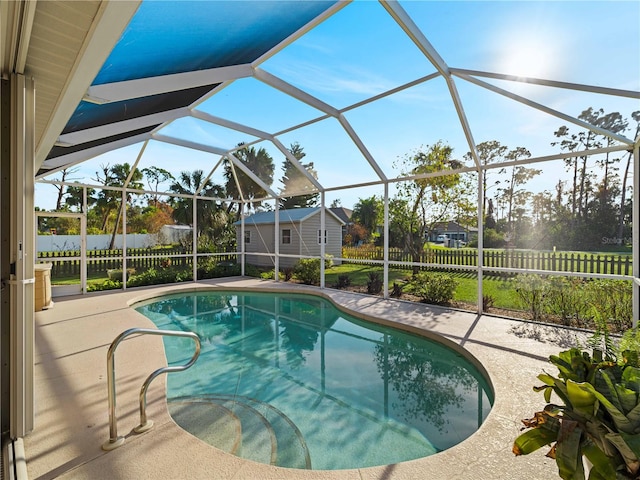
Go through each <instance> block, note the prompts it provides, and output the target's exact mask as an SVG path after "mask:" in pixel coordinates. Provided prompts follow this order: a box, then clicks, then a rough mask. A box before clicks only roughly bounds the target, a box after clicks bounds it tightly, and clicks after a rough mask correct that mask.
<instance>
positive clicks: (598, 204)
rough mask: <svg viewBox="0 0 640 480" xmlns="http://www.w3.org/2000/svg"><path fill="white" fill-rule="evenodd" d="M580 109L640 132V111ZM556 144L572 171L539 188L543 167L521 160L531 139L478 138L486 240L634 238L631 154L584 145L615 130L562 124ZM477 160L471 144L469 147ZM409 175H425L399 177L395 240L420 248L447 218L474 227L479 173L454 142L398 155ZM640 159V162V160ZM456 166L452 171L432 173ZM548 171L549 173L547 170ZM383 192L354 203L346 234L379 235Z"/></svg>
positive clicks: (567, 246) (609, 124)
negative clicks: (464, 170)
mask: <svg viewBox="0 0 640 480" xmlns="http://www.w3.org/2000/svg"><path fill="white" fill-rule="evenodd" d="M578 118H579V119H580V120H584V121H586V122H588V123H590V124H592V125H595V126H599V127H602V128H604V129H606V130H608V131H610V132H613V133H616V134H623V133H625V132H627V131H629V130H631V132H632V133H633V138H637V136H638V135H639V134H640V111H636V112H633V113H632V115H631V118H632V121H633V122H635V126H633V127H631V126H630V121H629V120H628V119H626V118H624V117H623V116H622V115H621V114H620V113H618V112H614V113H605V112H604V110H602V109H599V110H594V109H593V108H588V109H586V110H584V111H583V112H582V113H581V114H580V115H579V116H578ZM554 137H555V140H554V141H552V142H551V145H552V146H557V147H559V149H560V150H561V151H562V152H568V153H572V152H575V156H569V157H567V158H565V159H564V160H562V162H563V166H564V169H565V171H566V173H567V174H568V180H563V179H562V178H560V175H558V174H556V173H555V172H554V173H552V175H557V176H558V179H557V181H556V183H555V184H553V187H552V188H551V189H549V188H547V189H544V190H542V191H537V192H536V191H532V190H531V189H529V188H528V184H529V182H530V181H531V180H532V179H535V178H536V177H538V176H539V175H541V174H542V173H543V169H544V165H545V164H541V167H540V168H533V167H531V166H524V165H520V164H516V165H514V166H508V167H500V166H499V165H500V164H501V163H504V162H517V161H519V160H525V159H527V158H530V157H531V153H530V152H529V150H528V149H526V148H524V147H516V148H509V147H508V146H506V145H502V144H501V143H500V142H498V141H496V140H492V141H485V142H482V143H480V144H478V145H477V151H478V156H479V160H480V162H481V164H482V165H483V166H485V167H489V168H486V169H483V170H482V173H481V175H482V189H483V198H484V200H483V205H482V212H483V215H482V218H483V227H484V229H483V230H484V238H483V240H484V241H483V244H484V246H485V247H488V248H503V247H513V248H527V249H538V250H551V249H553V248H558V249H562V250H600V249H604V250H606V249H608V248H610V247H611V246H612V245H615V246H616V247H621V246H624V245H625V244H630V243H631V216H632V215H631V214H632V204H631V197H632V195H631V189H632V187H631V183H632V182H631V175H632V166H633V165H632V162H633V153H632V152H631V151H627V152H622V153H621V152H616V153H615V154H611V153H606V154H603V155H600V156H598V157H595V158H590V157H589V156H588V155H584V154H582V153H580V152H584V150H587V149H594V148H600V147H608V146H611V145H612V144H613V141H614V140H612V139H611V138H610V137H607V136H605V135H601V134H597V133H594V132H592V131H579V132H573V131H572V130H571V129H570V128H569V127H567V126H566V125H565V126H561V127H560V128H558V130H556V131H555V132H554ZM464 159H465V160H466V161H467V162H470V161H472V157H471V154H470V153H467V154H466V155H465V156H464ZM398 164H399V166H400V167H401V169H402V175H408V176H417V175H421V174H422V175H423V177H424V178H418V179H416V180H414V181H408V182H404V183H402V184H400V186H399V188H398V189H397V193H396V195H395V196H394V197H393V198H391V199H390V201H389V245H390V246H391V247H396V248H402V249H404V250H405V251H410V252H413V253H414V254H415V256H416V258H417V257H418V256H419V254H420V253H421V252H422V251H423V250H424V248H425V244H426V242H427V240H428V238H429V236H430V233H431V232H432V231H433V230H434V229H435V228H436V227H437V226H438V225H440V224H442V223H443V222H448V221H454V222H456V223H458V224H459V225H461V226H462V227H464V228H467V229H468V230H470V231H474V230H475V227H477V223H478V220H477V212H478V210H477V208H478V207H477V206H476V205H477V176H476V175H477V174H460V173H455V170H456V169H458V168H460V167H461V166H462V165H463V163H462V162H460V161H458V160H456V159H455V158H453V151H452V149H451V148H450V147H449V146H447V145H446V144H443V143H442V142H438V143H436V144H435V145H431V146H426V147H423V148H421V149H418V150H417V151H415V152H412V153H410V154H408V155H406V156H405V157H403V158H401V159H400V160H399V162H398ZM636 168H638V167H637V166H636ZM446 171H452V173H451V174H449V175H445V176H428V174H430V173H434V172H446ZM549 173H551V172H549ZM383 209H384V205H383V200H382V197H380V196H372V197H369V198H360V199H359V201H358V202H357V203H356V204H355V205H354V208H353V220H354V223H355V227H354V229H353V230H352V232H350V234H351V236H350V237H348V240H349V241H351V242H353V243H359V242H373V243H378V244H381V242H382V236H381V230H382V225H383V211H384V210H383Z"/></svg>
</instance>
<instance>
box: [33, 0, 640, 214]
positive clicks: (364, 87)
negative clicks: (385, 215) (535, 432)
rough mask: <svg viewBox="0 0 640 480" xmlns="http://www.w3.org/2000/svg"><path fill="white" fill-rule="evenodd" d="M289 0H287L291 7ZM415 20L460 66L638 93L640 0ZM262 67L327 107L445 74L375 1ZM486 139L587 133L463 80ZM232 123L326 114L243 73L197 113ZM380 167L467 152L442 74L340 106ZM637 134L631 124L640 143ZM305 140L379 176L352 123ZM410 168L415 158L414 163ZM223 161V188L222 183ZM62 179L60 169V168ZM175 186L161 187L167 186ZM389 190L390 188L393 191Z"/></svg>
mask: <svg viewBox="0 0 640 480" xmlns="http://www.w3.org/2000/svg"><path fill="white" fill-rule="evenodd" d="M286 3H287V2H282V8H286ZM400 4H401V5H402V6H403V8H404V9H405V10H406V11H407V13H408V14H409V15H410V16H411V18H412V19H413V21H414V22H415V23H416V25H417V27H418V28H419V29H420V30H421V32H422V33H423V34H424V35H425V37H426V38H427V40H428V41H429V42H430V43H431V45H432V46H433V47H434V48H435V50H436V51H437V52H438V53H439V55H440V57H442V59H443V60H444V62H445V63H446V64H447V65H448V66H449V67H450V68H461V69H468V70H480V71H485V72H493V73H502V74H511V75H519V76H528V77H535V78H542V79H549V80H557V81H562V82H570V83H578V84H586V85H594V86H603V87H610V88H616V89H624V90H633V91H640V28H639V27H638V25H640V2H637V1H590V2H580V1H569V2H556V1H535V2H533V1H532V2H528V1H518V2H511V1H495V2H482V1H471V2H470V1H445V2H434V1H401V2H400ZM260 68H262V69H263V70H265V71H267V72H269V73H271V74H272V75H275V76H277V77H279V78H282V79H283V80H285V81H286V82H288V83H290V84H292V85H294V86H295V87H297V88H299V89H301V90H304V91H305V92H307V93H309V94H310V95H312V96H314V97H316V98H318V99H320V100H321V101H323V102H326V103H327V104H329V105H331V106H333V107H335V108H338V109H343V108H347V107H349V106H351V105H354V104H356V103H358V102H361V101H364V100H366V99H368V98H370V97H372V96H374V95H378V94H380V93H383V92H385V91H388V90H390V89H393V88H396V87H398V86H400V85H403V84H405V83H407V82H410V81H413V80H415V79H417V78H421V77H424V76H427V75H430V74H432V73H434V72H435V71H436V69H435V68H434V66H433V65H432V64H431V63H430V62H429V60H428V59H427V58H426V57H425V56H424V55H423V54H422V53H421V52H420V50H419V49H418V48H417V47H416V46H415V45H414V44H413V42H412V41H411V40H410V39H409V38H408V37H407V36H406V35H405V34H404V32H403V31H402V30H401V28H400V27H399V26H398V24H397V23H396V22H395V21H394V20H393V18H392V17H391V16H390V15H389V14H388V13H387V12H386V10H385V9H384V8H383V7H382V6H381V5H380V4H379V3H378V2H374V1H356V2H354V3H352V4H349V5H347V6H346V7H344V8H343V9H341V10H340V11H338V12H337V13H336V14H335V15H333V16H332V17H331V18H329V19H328V20H326V21H325V22H323V23H322V24H320V25H318V26H317V27H315V28H314V29H313V30H311V31H310V32H308V33H307V34H305V35H303V36H302V37H301V38H299V39H297V40H296V41H295V42H293V43H292V44H290V45H289V46H287V47H286V48H285V49H283V50H282V51H280V52H279V53H277V54H276V55H274V56H273V57H271V58H270V59H268V60H267V61H266V62H264V63H263V64H262V65H261V66H260ZM482 80H483V81H484V82H487V83H490V84H492V85H496V86H499V87H501V88H505V89H509V90H510V91H512V92H514V93H516V94H518V95H521V96H524V97H527V98H529V99H530V100H531V101H534V102H537V103H541V104H544V105H546V106H548V107H550V108H552V109H555V110H558V111H561V112H562V113H565V114H567V115H571V116H577V115H579V114H580V112H582V111H583V110H585V109H587V108H588V107H593V108H595V109H599V108H603V109H604V111H605V113H609V112H613V111H618V112H620V113H621V114H622V115H623V116H624V117H625V118H628V119H629V120H631V113H632V112H633V111H637V110H640V100H638V99H629V98H623V97H614V96H608V95H599V94H592V93H586V92H574V91H570V90H566V89H559V88H553V87H543V86H535V85H530V84H529V85H528V84H522V83H516V82H507V81H503V80H491V79H487V78H482ZM454 82H455V86H456V89H457V92H458V95H459V97H460V100H461V103H462V106H463V109H464V112H465V114H466V116H467V118H468V122H469V126H470V128H471V132H472V135H473V139H474V141H475V143H476V144H478V143H481V142H483V141H489V140H497V141H499V142H500V143H501V144H503V145H506V146H508V147H509V148H510V149H511V148H515V147H526V148H527V149H528V150H529V151H530V152H531V154H532V156H534V157H537V156H543V155H550V154H553V153H557V152H558V151H559V149H558V147H553V146H552V145H551V142H553V141H554V140H555V138H554V135H553V132H554V131H556V130H557V129H558V128H559V127H560V126H562V125H569V127H570V130H571V131H572V132H578V131H580V130H581V129H580V127H578V126H575V125H571V124H568V123H567V122H566V121H565V120H562V119H559V118H556V117H554V116H551V115H549V114H547V113H544V112H540V111H538V110H536V109H533V108H531V107H529V106H526V105H523V104H521V103H518V102H515V101H513V100H510V99H507V98H505V97H503V96H501V95H498V94H496V93H494V92H492V91H489V90H487V89H484V88H482V87H480V86H477V85H475V84H472V83H470V82H468V81H465V80H464V79H461V78H457V77H454ZM197 108H198V109H199V110H202V111H204V112H207V113H211V114H213V115H216V116H218V117H222V118H225V119H228V120H232V121H234V122H238V123H241V124H244V125H248V126H251V127H254V128H258V129H261V130H264V131H266V132H269V133H272V134H273V133H278V132H280V131H283V130H285V129H288V128H290V127H292V126H295V125H298V124H300V123H302V122H306V121H308V120H312V119H314V118H318V117H320V116H321V115H322V113H321V112H319V111H318V110H316V109H314V108H312V107H310V106H308V105H305V104H302V103H300V102H298V101H297V100H294V99H292V98H291V97H288V96H287V95H285V94H283V93H281V92H279V91H276V90H274V89H272V88H271V87H269V86H267V85H265V84H263V83H261V82H260V81H258V80H257V79H254V78H246V79H242V80H237V81H235V82H234V83H233V84H231V85H230V86H228V87H226V88H225V89H224V90H222V91H221V92H220V93H219V94H216V95H214V96H213V97H212V98H210V99H209V100H207V101H205V102H204V103H202V104H200V105H199V106H198V107H197ZM344 115H345V117H346V119H347V121H348V122H349V124H350V125H351V127H352V128H353V130H354V131H355V132H356V133H357V135H358V136H359V137H360V139H361V140H362V142H363V143H364V145H366V148H367V150H368V151H369V152H370V153H371V156H372V157H373V159H374V160H375V162H376V163H377V164H378V165H379V166H380V168H381V169H382V171H383V172H384V174H385V175H386V176H387V177H388V178H394V177H397V176H398V175H399V174H400V173H401V171H402V164H403V162H402V159H404V158H405V157H406V156H407V155H410V154H411V153H412V152H415V151H416V150H417V149H420V148H426V146H429V145H433V144H435V143H437V142H439V141H442V142H444V143H446V144H449V145H451V146H452V147H453V149H454V153H453V157H454V158H458V159H462V158H463V157H464V155H465V153H467V152H468V151H469V147H468V144H467V141H466V138H465V135H464V132H463V130H462V127H461V125H460V121H459V117H458V114H457V113H456V109H455V107H454V104H453V102H452V100H451V96H450V94H449V89H448V88H447V85H446V82H445V81H444V79H443V78H442V77H437V78H434V79H432V80H429V81H427V82H424V83H421V84H419V85H417V86H414V87H412V88H409V89H406V90H404V91H402V92H399V93H395V94H393V95H391V96H388V97H385V98H383V99H380V100H377V101H375V102H373V103H369V104H367V105H365V106H362V107H359V108H356V109H353V110H349V111H347V112H345V113H344ZM160 133H162V134H163V135H171V136H175V137H178V138H182V139H189V140H193V141H195V142H199V143H207V144H210V145H214V146H216V147H221V148H232V147H233V146H234V145H236V144H237V143H239V142H251V141H253V140H255V139H254V138H252V137H250V136H248V135H245V134H241V133H238V132H234V131H230V130H228V129H225V128H222V127H216V126H213V125H211V124H208V123H206V122H203V121H201V120H197V119H195V118H185V119H181V120H178V121H176V122H174V123H173V124H172V125H170V126H168V127H166V128H164V129H163V130H162V131H161V132H160ZM632 135H633V133H632V132H631V131H628V132H626V136H627V137H631V136H632ZM278 138H279V140H280V141H281V142H282V143H283V144H284V145H285V146H289V145H291V144H293V143H299V144H300V145H301V146H302V147H303V149H304V152H305V153H306V157H305V158H304V159H303V161H304V162H313V163H314V168H315V170H316V171H317V173H318V180H319V182H320V183H321V184H322V185H323V186H325V187H327V188H331V187H338V186H341V185H345V184H359V183H365V182H371V181H376V180H378V176H377V175H376V173H375V171H374V170H373V168H371V166H370V164H369V163H368V162H367V160H366V159H365V158H364V157H363V155H362V153H361V152H360V151H359V150H358V148H357V147H356V146H355V144H354V143H353V141H352V140H351V138H349V136H348V135H347V133H346V132H345V129H344V128H343V127H342V126H341V125H340V124H339V122H338V121H337V120H335V119H333V118H329V119H327V120H324V121H321V122H317V123H314V124H312V125H308V126H306V127H304V128H300V129H296V130H294V131H291V132H288V133H285V134H282V135H280V136H279V137H278ZM141 146H142V145H141V144H139V145H133V146H129V147H126V148H123V149H119V150H116V151H113V152H110V153H108V154H104V155H101V156H100V157H96V158H93V159H90V160H88V161H87V162H85V163H83V164H81V165H80V166H79V167H78V170H77V171H76V172H75V173H74V174H73V175H72V177H71V178H72V179H73V180H77V181H80V182H87V183H95V181H93V180H91V179H92V178H95V176H96V175H95V172H96V171H98V170H99V169H100V166H101V165H106V164H109V165H114V164H116V163H124V162H128V163H129V164H133V163H134V162H135V161H136V158H137V157H138V154H139V152H140V149H141ZM256 147H258V148H259V147H264V148H265V149H266V150H267V151H268V152H269V153H270V154H271V156H272V157H273V159H274V162H275V165H276V171H275V175H274V177H275V182H274V184H273V188H274V189H275V190H276V191H279V190H280V189H281V188H282V184H281V183H280V182H279V179H280V178H281V177H282V174H283V170H282V163H283V160H284V156H283V155H282V153H281V152H280V151H279V150H277V148H276V147H275V146H273V144H271V143H270V142H261V143H259V144H257V145H256ZM218 160H219V157H218V156H215V155H211V154H207V153H202V152H197V151H193V150H188V149H184V148H180V147H176V146H173V145H168V144H164V143H161V142H157V141H152V142H150V143H149V145H148V147H147V148H146V150H145V152H144V155H143V156H142V157H141V161H140V163H139V165H138V168H144V167H146V166H158V167H162V168H165V169H167V170H169V171H170V172H172V173H173V174H174V176H176V177H177V176H178V175H179V174H180V172H181V171H192V170H195V169H198V168H200V169H203V170H204V171H205V173H208V172H209V170H210V169H211V168H213V167H214V166H215V165H216V164H217V163H218ZM405 165H406V164H405ZM536 167H537V168H541V169H542V170H543V175H540V176H539V177H538V178H537V179H536V180H534V181H532V187H531V188H532V189H537V190H544V189H548V190H552V189H553V187H554V185H555V183H557V181H558V179H561V178H565V176H566V174H565V172H564V167H563V165H562V162H551V163H544V164H538V165H537V166H536ZM221 174H222V169H221V168H218V170H217V171H216V172H214V174H213V176H212V179H213V181H214V182H217V183H223V182H224V181H223V179H222V175H221ZM52 177H54V178H60V174H59V173H58V174H57V175H53V176H52ZM168 186H169V185H168V184H165V187H166V188H168ZM54 193H55V190H54V188H53V187H51V186H49V185H37V186H36V205H37V206H38V207H41V208H45V209H50V208H53V206H54V202H55V195H54ZM382 193H383V190H382V187H379V186H378V187H367V188H358V189H353V190H340V191H331V192H328V193H327V194H326V199H325V200H326V203H327V205H328V204H330V203H331V202H332V201H334V200H336V199H339V200H340V201H341V203H342V205H343V206H345V207H347V208H351V207H352V206H353V205H354V204H355V203H356V202H357V201H358V199H360V198H368V197H370V196H371V195H374V194H375V195H382ZM391 194H392V195H393V189H392V191H391Z"/></svg>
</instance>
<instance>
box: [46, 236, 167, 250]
mask: <svg viewBox="0 0 640 480" xmlns="http://www.w3.org/2000/svg"><path fill="white" fill-rule="evenodd" d="M158 240H159V238H158V235H156V234H147V233H145V234H143V233H129V234H127V248H146V247H153V246H154V245H157V244H158V243H159V242H158ZM110 242H111V235H87V250H106V249H108V248H109V243H110ZM114 248H122V234H118V235H116V241H115V244H114ZM36 249H37V251H38V252H60V251H63V250H80V235H38V238H37V243H36Z"/></svg>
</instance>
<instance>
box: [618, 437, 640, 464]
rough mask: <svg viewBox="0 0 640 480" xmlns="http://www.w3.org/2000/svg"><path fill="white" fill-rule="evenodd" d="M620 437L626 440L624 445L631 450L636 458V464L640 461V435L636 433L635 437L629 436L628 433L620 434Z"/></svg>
mask: <svg viewBox="0 0 640 480" xmlns="http://www.w3.org/2000/svg"><path fill="white" fill-rule="evenodd" d="M620 437H622V439H623V440H624V443H626V444H627V446H628V447H629V449H630V450H631V451H632V452H633V453H634V455H635V456H636V462H637V461H638V459H640V434H638V433H636V434H635V435H629V434H628V433H624V432H620Z"/></svg>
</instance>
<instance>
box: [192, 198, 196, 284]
mask: <svg viewBox="0 0 640 480" xmlns="http://www.w3.org/2000/svg"><path fill="white" fill-rule="evenodd" d="M191 201H192V202H193V203H192V204H193V209H192V212H191V225H192V227H191V259H192V262H191V263H192V268H193V281H194V282H197V281H198V199H197V197H196V195H194V196H193V198H192V199H191Z"/></svg>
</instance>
